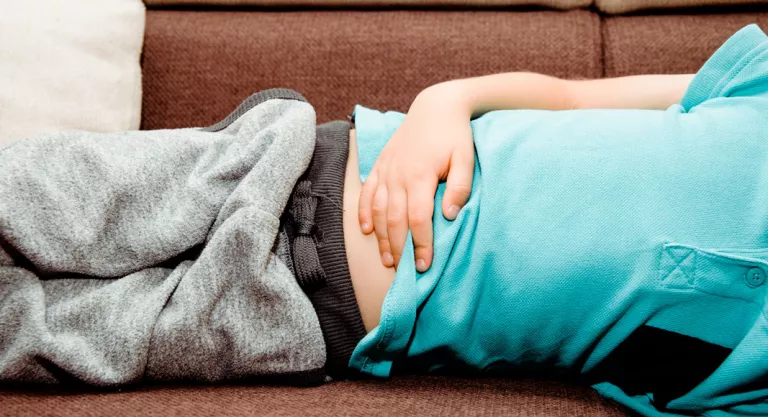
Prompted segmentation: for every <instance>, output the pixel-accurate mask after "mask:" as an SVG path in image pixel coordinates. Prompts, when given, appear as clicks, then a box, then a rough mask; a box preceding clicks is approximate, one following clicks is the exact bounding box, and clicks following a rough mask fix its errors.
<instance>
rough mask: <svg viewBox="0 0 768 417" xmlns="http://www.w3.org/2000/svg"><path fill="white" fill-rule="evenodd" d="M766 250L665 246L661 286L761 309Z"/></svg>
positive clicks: (767, 257)
mask: <svg viewBox="0 0 768 417" xmlns="http://www.w3.org/2000/svg"><path fill="white" fill-rule="evenodd" d="M765 259H768V249H730V248H729V249H704V248H699V247H695V246H691V245H685V244H680V243H675V242H665V243H664V245H663V248H662V253H661V258H660V263H659V279H660V280H661V284H662V285H663V286H664V287H666V288H667V289H670V290H689V289H695V290H697V291H701V292H704V293H707V294H711V295H718V296H722V297H728V298H738V299H742V300H745V301H750V302H755V303H758V304H760V305H762V304H763V303H764V299H765V288H766V285H765V281H766V271H768V262H766V261H765Z"/></svg>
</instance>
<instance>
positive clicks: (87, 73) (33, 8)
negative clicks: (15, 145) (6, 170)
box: [0, 0, 145, 148]
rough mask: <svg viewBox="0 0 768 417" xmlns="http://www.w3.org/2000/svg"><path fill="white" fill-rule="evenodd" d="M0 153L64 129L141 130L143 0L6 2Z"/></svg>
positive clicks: (0, 53) (0, 20)
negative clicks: (12, 146)
mask: <svg viewBox="0 0 768 417" xmlns="http://www.w3.org/2000/svg"><path fill="white" fill-rule="evenodd" d="M2 2H3V5H2V7H0V148H2V147H3V146H5V145H8V144H9V143H11V142H13V141H16V140H19V139H22V138H25V137H29V136H35V135H39V134H43V133H50V132H55V131H60V130H73V129H74V130H89V131H97V132H110V131H121V130H130V129H138V127H139V123H140V120H141V67H140V65H139V57H140V55H141V46H142V43H143V40H144V14H145V9H144V3H143V2H142V0H15V1H11V0H2Z"/></svg>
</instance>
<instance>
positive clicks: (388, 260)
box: [381, 252, 394, 265]
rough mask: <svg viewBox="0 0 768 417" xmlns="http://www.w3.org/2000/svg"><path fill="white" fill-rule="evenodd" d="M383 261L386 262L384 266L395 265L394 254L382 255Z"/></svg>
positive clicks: (385, 253) (386, 253)
mask: <svg viewBox="0 0 768 417" xmlns="http://www.w3.org/2000/svg"><path fill="white" fill-rule="evenodd" d="M381 261H382V262H384V265H390V264H392V263H393V261H394V260H393V259H392V254H391V253H389V252H384V253H383V254H382V255H381Z"/></svg>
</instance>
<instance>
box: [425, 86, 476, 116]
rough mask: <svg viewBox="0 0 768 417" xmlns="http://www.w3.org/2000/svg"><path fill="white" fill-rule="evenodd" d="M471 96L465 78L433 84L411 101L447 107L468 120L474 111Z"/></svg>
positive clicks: (432, 106) (433, 106)
mask: <svg viewBox="0 0 768 417" xmlns="http://www.w3.org/2000/svg"><path fill="white" fill-rule="evenodd" d="M471 98H472V96H471V94H469V91H468V89H467V83H466V80H451V81H445V82H442V83H439V84H434V85H432V86H430V87H427V88H426V89H424V90H423V91H422V92H421V93H419V95H418V96H417V97H416V99H415V100H414V102H413V105H412V106H411V107H413V106H424V105H425V106H427V107H430V108H436V107H437V108H440V107H442V108H446V106H447V108H448V109H450V111H451V113H453V114H456V113H458V114H460V115H464V116H466V117H467V120H469V118H470V116H471V115H472V112H473V111H474V108H473V103H472V100H471Z"/></svg>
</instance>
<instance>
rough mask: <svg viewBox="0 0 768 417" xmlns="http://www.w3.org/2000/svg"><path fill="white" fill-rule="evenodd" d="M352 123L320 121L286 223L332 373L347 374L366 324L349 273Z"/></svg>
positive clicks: (298, 272) (301, 282)
mask: <svg viewBox="0 0 768 417" xmlns="http://www.w3.org/2000/svg"><path fill="white" fill-rule="evenodd" d="M351 128H352V124H350V123H349V122H347V121H343V120H339V121H333V122H328V123H325V124H322V125H319V126H317V140H316V144H315V151H314V154H313V156H312V161H311V162H310V165H309V168H308V169H307V171H306V172H305V173H304V175H303V176H302V177H301V178H300V179H299V181H298V182H297V184H296V187H295V188H294V190H293V193H292V194H291V200H290V201H289V203H288V209H287V210H286V214H285V215H284V217H288V219H283V221H282V222H281V223H282V224H283V230H284V231H285V233H286V235H287V236H288V240H289V242H290V249H291V250H290V252H291V255H292V256H291V257H292V258H293V259H292V260H293V270H294V273H295V275H296V279H297V281H298V282H299V285H300V286H301V287H302V289H303V290H304V292H305V293H306V294H307V295H308V297H309V299H310V300H311V301H312V304H313V306H314V308H315V311H316V312H317V317H318V319H319V321H320V327H321V329H322V331H323V337H324V339H325V344H326V355H327V360H326V372H327V373H328V375H329V376H331V377H332V378H334V379H343V378H346V377H347V369H348V368H347V367H348V364H349V358H350V357H351V356H352V351H353V350H354V349H355V346H357V344H358V342H360V340H361V339H362V338H363V337H364V336H365V334H366V331H365V326H364V325H363V320H362V317H361V315H360V309H359V307H358V305H357V299H356V298H355V292H354V289H353V287H352V280H351V278H350V275H349V266H348V263H347V253H346V248H345V246H344V228H343V214H344V210H343V201H344V200H343V199H344V176H345V172H346V167H347V156H348V154H349V131H350V129H351Z"/></svg>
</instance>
